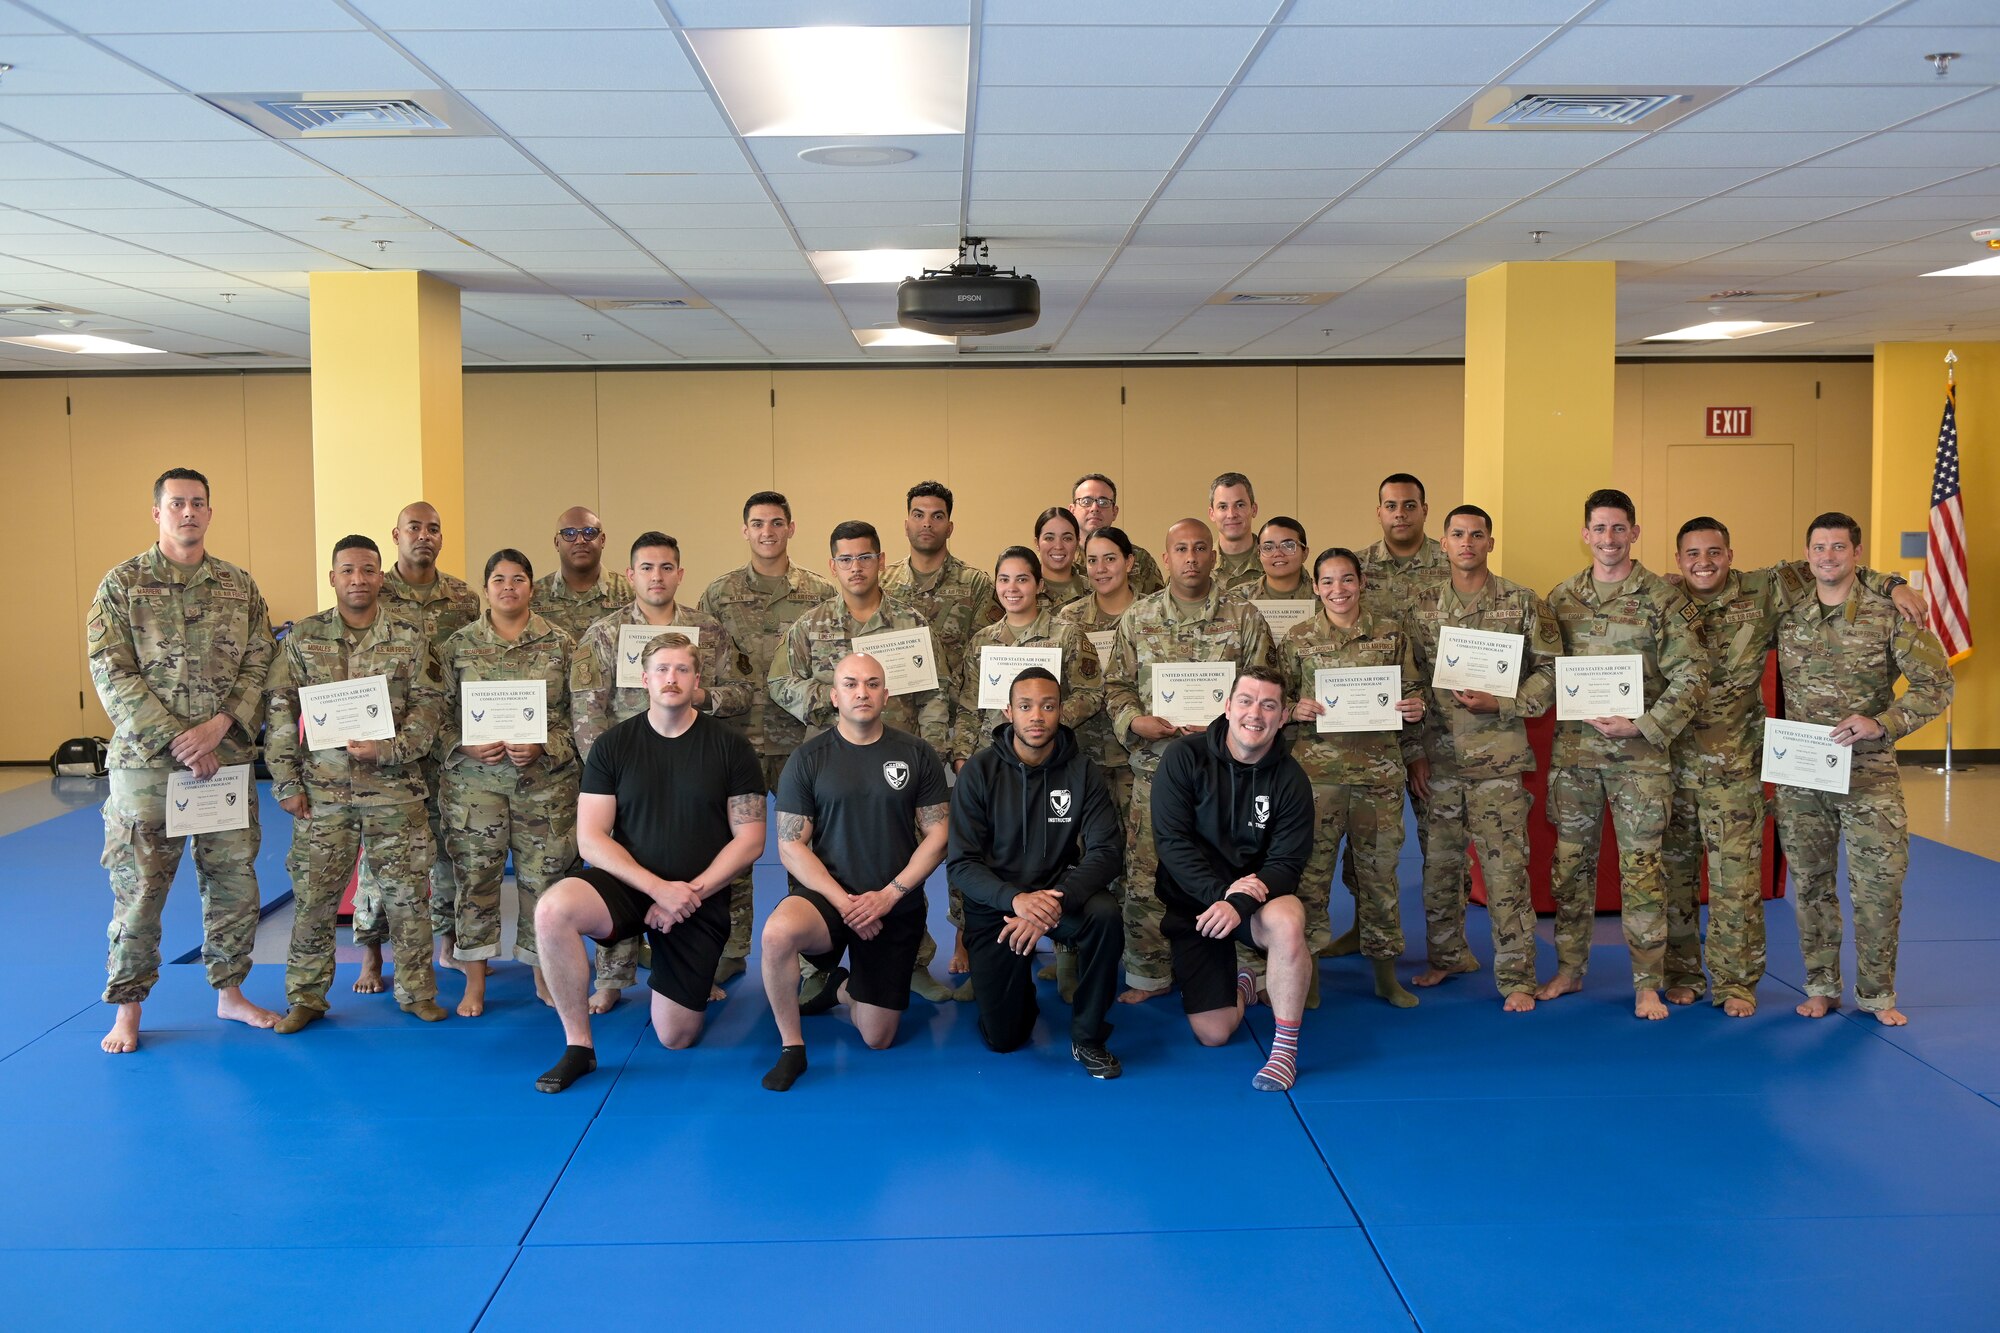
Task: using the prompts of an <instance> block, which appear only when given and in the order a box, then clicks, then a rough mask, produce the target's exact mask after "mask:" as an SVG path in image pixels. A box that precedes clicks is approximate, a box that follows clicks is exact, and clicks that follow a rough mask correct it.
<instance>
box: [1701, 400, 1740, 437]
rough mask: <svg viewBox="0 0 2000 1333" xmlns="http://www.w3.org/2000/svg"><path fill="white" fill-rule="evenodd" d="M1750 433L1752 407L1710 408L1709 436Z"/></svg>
mask: <svg viewBox="0 0 2000 1333" xmlns="http://www.w3.org/2000/svg"><path fill="white" fill-rule="evenodd" d="M1749 433H1750V409H1749V408H1747V407H1711V408H1709V409H1708V435H1709V438H1711V439H1714V438H1717V437H1726V436H1738V435H1748V434H1749Z"/></svg>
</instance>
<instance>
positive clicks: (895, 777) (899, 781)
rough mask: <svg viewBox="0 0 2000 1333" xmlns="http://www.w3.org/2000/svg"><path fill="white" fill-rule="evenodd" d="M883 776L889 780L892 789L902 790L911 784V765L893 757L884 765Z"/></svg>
mask: <svg viewBox="0 0 2000 1333" xmlns="http://www.w3.org/2000/svg"><path fill="white" fill-rule="evenodd" d="M882 776H883V777H885V778H887V779H888V780H889V787H890V789H891V790H893V791H901V790H902V789H903V788H904V787H906V786H908V785H909V781H910V766H909V765H908V764H906V763H904V762H903V761H902V760H900V759H891V760H890V761H889V762H888V763H886V764H884V765H882Z"/></svg>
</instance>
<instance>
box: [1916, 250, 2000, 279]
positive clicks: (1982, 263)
mask: <svg viewBox="0 0 2000 1333" xmlns="http://www.w3.org/2000/svg"><path fill="white" fill-rule="evenodd" d="M1924 276H1925V277H1927V278H2000V255H1995V256H1994V257H1993V258H1991V259H1975V260H1973V261H1972V262H1971V263H1970V264H1960V265H1959V266H1958V267H1957V268H1941V269H1938V270H1937V271H1936V272H1934V273H1926V274H1924Z"/></svg>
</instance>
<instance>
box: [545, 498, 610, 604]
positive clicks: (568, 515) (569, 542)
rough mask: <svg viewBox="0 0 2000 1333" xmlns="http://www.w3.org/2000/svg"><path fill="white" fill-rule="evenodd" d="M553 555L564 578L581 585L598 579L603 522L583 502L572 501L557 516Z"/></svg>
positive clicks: (601, 560)
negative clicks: (557, 558) (555, 556)
mask: <svg viewBox="0 0 2000 1333" xmlns="http://www.w3.org/2000/svg"><path fill="white" fill-rule="evenodd" d="M556 555H557V556H558V557H559V558H560V559H561V560H562V566H563V574H564V575H565V581H567V582H569V583H571V584H573V585H576V586H580V587H586V588H587V587H589V586H590V585H592V584H594V583H596V582H597V576H598V566H599V565H600V564H602V563H603V560H604V524H603V523H602V522H600V521H599V519H598V517H597V515H596V514H594V513H592V512H591V511H590V510H588V509H585V508H584V507H583V506H582V505H572V506H570V507H569V508H568V509H565V510H563V511H562V514H561V515H560V516H558V517H557V519H556Z"/></svg>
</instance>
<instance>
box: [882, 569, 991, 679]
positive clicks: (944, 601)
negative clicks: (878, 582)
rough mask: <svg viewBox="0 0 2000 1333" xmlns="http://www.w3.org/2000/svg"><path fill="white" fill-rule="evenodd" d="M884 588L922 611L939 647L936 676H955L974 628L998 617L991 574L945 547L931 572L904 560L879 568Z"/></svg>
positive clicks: (933, 639) (890, 595)
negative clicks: (974, 566) (920, 569)
mask: <svg viewBox="0 0 2000 1333" xmlns="http://www.w3.org/2000/svg"><path fill="white" fill-rule="evenodd" d="M882 592H883V594H884V595H885V596H889V597H893V598H895V599H896V600H897V601H899V602H904V603H907V604H908V605H910V606H912V607H915V608H916V609H917V610H918V611H921V612H922V613H923V616H924V620H925V621H926V622H928V623H929V625H930V627H931V639H932V644H933V646H934V647H936V649H937V652H938V680H939V681H945V680H949V679H955V678H956V677H957V675H958V667H959V664H960V663H961V662H963V661H964V660H965V645H966V644H967V643H969V642H970V641H971V639H972V634H973V631H974V630H978V629H983V628H985V627H986V626H988V625H990V624H992V623H993V622H994V621H996V620H998V619H999V618H1000V603H998V602H996V601H994V600H993V580H992V578H991V577H990V576H989V575H987V574H986V572H985V571H984V570H978V569H974V568H973V567H972V566H971V565H968V564H966V563H965V562H964V561H963V560H960V559H959V558H958V557H957V556H955V555H953V554H951V553H950V552H949V551H947V552H945V557H944V563H943V564H942V565H940V566H938V568H937V572H936V573H934V574H919V573H917V572H916V571H915V570H913V569H911V568H910V562H909V561H908V560H898V561H897V562H896V563H895V564H893V565H891V566H889V567H888V568H887V569H885V570H883V571H882Z"/></svg>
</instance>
